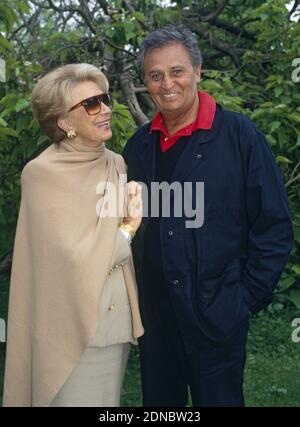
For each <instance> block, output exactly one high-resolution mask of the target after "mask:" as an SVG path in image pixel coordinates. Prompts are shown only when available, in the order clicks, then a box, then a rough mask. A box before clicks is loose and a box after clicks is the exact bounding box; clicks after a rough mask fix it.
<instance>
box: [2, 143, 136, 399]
mask: <svg viewBox="0 0 300 427" xmlns="http://www.w3.org/2000/svg"><path fill="white" fill-rule="evenodd" d="M124 173H126V172H125V164H124V161H123V159H122V158H121V156H119V155H117V154H115V153H113V152H111V151H109V150H107V149H106V148H105V146H104V144H101V145H99V146H98V147H93V148H91V147H87V146H85V145H82V144H79V143H75V142H74V141H68V140H64V141H62V142H60V143H59V144H52V145H51V146H50V147H48V148H47V149H46V150H45V151H44V152H43V153H42V154H41V155H39V156H38V157H37V158H36V159H34V160H32V161H31V162H29V163H28V164H27V165H26V167H25V168H24V170H23V172H22V178H21V182H22V199H21V207H20V213H19V219H18V226H17V232H16V239H15V246H14V256H13V267H12V276H11V285H10V299H9V315H8V333H7V337H8V340H7V351H6V367H5V381H4V397H3V404H4V406H48V405H49V404H50V402H51V401H52V399H53V398H54V396H55V395H56V394H57V392H58V391H59V390H60V388H61V387H62V385H63V384H64V382H65V381H66V379H67V378H68V376H69V375H70V373H71V371H72V369H73V368H74V366H75V365H76V363H77V362H78V360H79V358H80V356H81V354H82V353H83V351H84V349H85V348H86V346H87V345H88V343H89V341H90V339H91V338H92V337H93V335H94V333H95V330H96V326H97V315H98V310H97V307H98V299H99V295H100V293H101V290H102V287H103V285H104V283H105V280H106V277H107V274H108V272H109V270H110V268H111V267H112V260H113V259H114V250H115V243H116V235H117V227H118V224H119V222H120V221H121V220H122V218H120V217H119V216H116V217H105V218H102V217H101V215H100V217H99V215H98V214H97V212H96V206H97V209H98V213H99V210H100V211H101V212H102V211H103V209H104V208H105V206H104V205H105V203H104V202H103V200H104V197H103V194H102V195H101V194H100V195H99V194H96V192H97V190H96V189H97V188H99V186H98V184H99V183H106V182H108V183H112V184H113V185H115V187H116V189H117V193H116V194H117V196H118V194H119V191H120V188H119V175H120V174H124ZM97 186H98V187H97ZM100 188H101V184H100ZM102 188H103V185H102ZM117 199H118V197H117ZM101 201H102V202H101ZM124 273H125V280H126V286H127V290H128V294H129V299H130V304H131V310H132V315H133V336H134V338H137V337H139V336H141V335H142V334H143V327H142V324H141V320H140V315H139V311H138V303H137V295H136V288H135V282H134V273H133V272H132V270H131V269H130V268H129V270H128V268H127V270H126V271H124Z"/></svg>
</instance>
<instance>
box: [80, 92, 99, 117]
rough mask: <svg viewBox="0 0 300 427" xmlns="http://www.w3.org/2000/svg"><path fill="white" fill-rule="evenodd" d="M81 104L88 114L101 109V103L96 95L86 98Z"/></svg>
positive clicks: (95, 112)
mask: <svg viewBox="0 0 300 427" xmlns="http://www.w3.org/2000/svg"><path fill="white" fill-rule="evenodd" d="M83 105H84V108H85V110H86V112H87V113H88V114H97V113H99V112H100V110H101V103H100V100H99V99H98V96H92V97H91V98H89V99H87V100H86V101H85V102H84V104H83Z"/></svg>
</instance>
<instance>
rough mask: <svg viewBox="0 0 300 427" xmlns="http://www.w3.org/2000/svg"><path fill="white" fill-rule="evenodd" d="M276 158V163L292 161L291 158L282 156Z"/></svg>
mask: <svg viewBox="0 0 300 427" xmlns="http://www.w3.org/2000/svg"><path fill="white" fill-rule="evenodd" d="M276 160H277V162H278V163H285V164H286V163H293V162H292V161H291V160H289V159H287V158H286V157H284V156H277V157H276Z"/></svg>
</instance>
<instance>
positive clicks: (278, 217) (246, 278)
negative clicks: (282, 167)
mask: <svg viewBox="0 0 300 427" xmlns="http://www.w3.org/2000/svg"><path fill="white" fill-rule="evenodd" d="M248 126H249V127H248ZM248 126H247V129H246V131H245V130H244V132H243V140H244V147H243V149H244V153H243V162H244V170H245V187H246V188H245V197H246V206H247V214H248V221H249V233H248V257H247V260H246V264H245V266H244V269H243V272H242V285H243V289H244V297H245V302H246V304H247V306H248V307H249V309H250V312H251V313H252V314H254V313H257V312H258V311H260V310H261V309H263V308H265V307H266V306H267V305H268V304H269V303H270V302H271V301H272V298H273V291H274V288H275V286H276V284H277V282H278V280H279V278H280V276H281V274H282V271H283V269H284V267H285V265H286V263H287V259H288V256H289V253H290V251H291V249H292V245H293V232H292V223H291V216H290V213H289V209H288V202H287V195H286V191H285V187H284V183H283V179H282V176H281V173H280V171H279V168H278V166H277V164H276V162H275V159H274V155H273V153H272V151H271V149H270V147H269V145H268V143H267V141H266V139H265V137H264V135H263V134H262V133H261V132H260V131H259V130H258V129H257V128H256V127H255V126H254V125H253V124H252V123H251V122H250V123H249V125H248ZM240 139H241V137H240ZM241 145H242V144H241Z"/></svg>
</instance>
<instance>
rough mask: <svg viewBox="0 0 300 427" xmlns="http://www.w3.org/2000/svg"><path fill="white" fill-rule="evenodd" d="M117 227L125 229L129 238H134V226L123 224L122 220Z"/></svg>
mask: <svg viewBox="0 0 300 427" xmlns="http://www.w3.org/2000/svg"><path fill="white" fill-rule="evenodd" d="M119 228H122V229H123V230H124V231H127V233H129V234H130V236H131V238H132V239H133V238H134V236H135V231H134V228H133V227H132V225H130V224H124V222H122V224H120V225H119Z"/></svg>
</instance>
